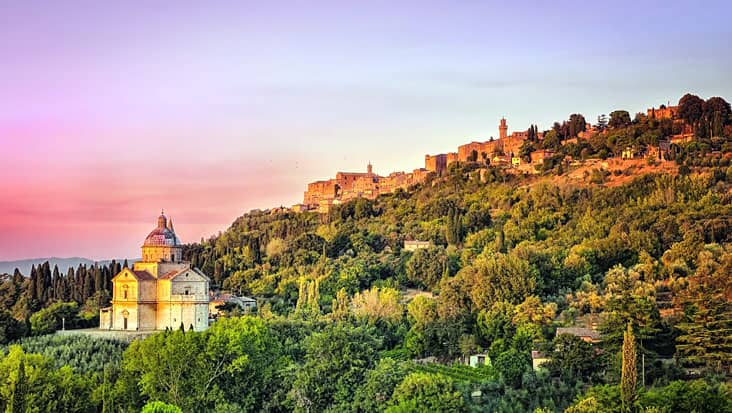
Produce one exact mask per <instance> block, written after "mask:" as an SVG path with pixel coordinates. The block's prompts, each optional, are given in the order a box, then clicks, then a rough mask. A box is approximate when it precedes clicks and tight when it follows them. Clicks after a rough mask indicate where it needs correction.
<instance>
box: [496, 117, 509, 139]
mask: <svg viewBox="0 0 732 413" xmlns="http://www.w3.org/2000/svg"><path fill="white" fill-rule="evenodd" d="M507 136H508V125H507V124H506V118H501V123H500V124H499V125H498V139H505V138H506V137H507Z"/></svg>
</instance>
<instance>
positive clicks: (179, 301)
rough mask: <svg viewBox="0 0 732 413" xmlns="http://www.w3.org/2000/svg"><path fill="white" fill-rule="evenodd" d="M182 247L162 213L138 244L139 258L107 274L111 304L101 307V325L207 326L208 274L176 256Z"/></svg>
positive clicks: (199, 328) (110, 327) (120, 327)
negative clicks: (128, 266) (112, 276)
mask: <svg viewBox="0 0 732 413" xmlns="http://www.w3.org/2000/svg"><path fill="white" fill-rule="evenodd" d="M181 249H182V248H181V243H180V240H179V239H178V237H177V236H176V235H175V231H174V230H173V222H172V221H171V220H168V219H167V217H166V216H165V215H164V214H162V213H161V215H160V216H159V217H158V225H157V227H156V228H155V229H154V230H152V232H150V234H149V235H148V236H147V238H145V242H144V243H143V245H142V261H139V262H136V263H134V264H133V266H132V268H124V269H122V271H120V272H119V274H117V275H115V276H114V278H112V306H111V307H107V308H104V309H102V310H101V311H100V315H99V321H100V328H101V329H108V330H137V331H141V330H164V329H166V328H170V329H178V328H180V326H181V325H182V326H183V327H184V328H185V329H186V330H189V329H191V328H193V330H195V331H202V330H205V329H207V328H208V302H209V295H208V292H209V283H210V281H211V280H210V279H209V278H208V277H207V276H206V275H205V274H204V273H203V272H201V270H199V269H198V268H193V267H191V264H190V263H188V262H183V261H181Z"/></svg>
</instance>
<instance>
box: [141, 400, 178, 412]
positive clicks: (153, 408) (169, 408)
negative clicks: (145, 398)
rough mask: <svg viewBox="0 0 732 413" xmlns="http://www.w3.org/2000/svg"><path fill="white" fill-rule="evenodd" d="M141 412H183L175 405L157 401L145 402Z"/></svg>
mask: <svg viewBox="0 0 732 413" xmlns="http://www.w3.org/2000/svg"><path fill="white" fill-rule="evenodd" d="M141 413H183V411H182V410H181V409H180V407H178V406H176V405H173V404H168V403H164V402H159V401H158V402H150V403H148V404H146V405H145V406H144V407H143V408H142V412H141Z"/></svg>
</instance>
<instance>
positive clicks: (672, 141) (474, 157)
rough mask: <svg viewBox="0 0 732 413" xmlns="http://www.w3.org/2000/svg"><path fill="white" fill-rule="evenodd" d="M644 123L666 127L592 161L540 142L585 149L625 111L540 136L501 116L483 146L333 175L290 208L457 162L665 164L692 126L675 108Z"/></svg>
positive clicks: (538, 167) (416, 179) (393, 185)
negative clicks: (396, 166) (411, 164)
mask: <svg viewBox="0 0 732 413" xmlns="http://www.w3.org/2000/svg"><path fill="white" fill-rule="evenodd" d="M613 118H617V119H613ZM624 118H625V119H624ZM648 120H652V121H654V122H659V123H661V122H664V123H666V124H667V129H668V133H666V136H658V137H656V139H653V140H652V141H651V142H645V143H641V144H636V145H631V144H629V145H627V146H624V147H622V148H619V149H620V150H617V151H616V152H615V153H606V154H599V155H598V156H597V157H594V159H593V158H592V157H588V156H587V154H581V153H577V155H578V156H576V157H575V156H572V155H568V154H563V153H562V152H566V151H558V150H556V148H555V147H556V145H552V144H544V143H545V136H546V137H547V138H549V139H551V140H556V141H557V143H558V144H559V145H560V146H563V147H566V146H574V147H583V146H587V145H589V141H590V140H591V139H593V138H600V139H605V138H606V137H607V136H609V134H610V132H611V131H612V129H614V128H615V129H617V128H622V127H626V126H628V125H629V124H630V123H631V120H630V115H629V114H628V112H626V111H615V112H613V113H611V119H610V122H609V123H608V120H607V118H606V117H605V115H601V116H600V117H599V118H598V122H597V124H595V125H593V124H591V123H589V122H586V121H585V119H584V117H583V116H582V115H579V114H573V115H572V116H571V117H570V119H569V122H564V123H563V124H559V123H558V122H557V123H555V124H554V126H553V128H552V129H550V130H548V131H545V132H540V131H539V130H538V128H537V127H536V126H535V125H531V126H530V127H529V128H528V129H526V130H522V131H514V132H512V133H510V134H509V133H508V123H507V121H506V119H505V118H501V120H500V122H499V124H498V139H493V138H492V137H491V138H490V139H489V140H487V141H484V142H477V141H472V142H469V143H466V144H463V145H460V146H458V148H457V151H456V152H448V153H440V154H435V155H429V154H428V155H425V157H424V167H421V168H417V169H414V170H413V171H411V172H392V173H390V174H388V175H386V176H381V175H378V174H376V173H374V171H373V166H372V165H371V163H369V164H368V165H367V167H366V172H337V173H336V176H335V178H331V179H327V180H319V181H315V182H311V183H309V184H308V185H307V190H306V191H305V193H304V197H303V202H302V204H296V205H293V206H292V208H291V210H292V211H295V212H303V211H318V212H321V213H327V212H328V211H329V210H330V208H331V207H332V206H334V205H339V204H342V203H344V202H347V201H349V200H352V199H355V198H361V197H363V198H367V199H375V198H376V197H378V196H379V195H381V194H388V193H393V192H394V191H396V190H397V189H400V188H401V189H407V188H409V187H410V186H413V185H416V184H419V183H422V182H424V181H425V180H427V178H428V177H429V176H441V175H443V174H444V173H445V172H446V171H447V170H448V169H449V168H450V166H451V165H452V164H455V163H457V162H464V163H466V162H477V163H480V164H482V165H486V166H488V165H490V166H494V167H499V168H502V169H504V170H506V171H507V172H509V173H517V174H527V175H528V174H538V173H541V172H542V171H543V170H545V169H546V168H544V166H545V162H547V161H548V160H551V165H554V164H558V163H562V162H564V163H566V165H567V166H569V165H572V166H581V165H582V164H584V163H585V162H589V163H590V164H594V163H595V162H596V161H598V160H599V159H600V158H602V159H606V158H608V157H611V158H617V159H619V160H622V161H629V160H634V159H645V158H652V159H658V160H659V161H666V160H669V157H668V156H664V153H668V152H669V151H670V149H671V145H678V144H682V143H688V142H691V141H692V139H693V137H694V133H693V128H692V126H691V125H690V124H689V123H688V122H686V121H685V120H684V119H683V118H682V117H680V116H679V106H678V105H676V106H670V105H669V106H667V105H660V106H659V107H657V108H656V107H652V108H649V109H647V110H646V113H645V114H643V113H638V114H637V115H636V120H635V122H639V121H648ZM549 139H547V140H549ZM575 152H580V151H575ZM575 158H576V159H575Z"/></svg>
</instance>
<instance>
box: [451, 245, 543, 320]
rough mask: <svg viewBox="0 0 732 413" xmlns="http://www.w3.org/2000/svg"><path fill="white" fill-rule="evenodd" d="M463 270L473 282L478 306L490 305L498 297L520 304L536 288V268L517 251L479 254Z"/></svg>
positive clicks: (473, 290) (480, 307)
mask: <svg viewBox="0 0 732 413" xmlns="http://www.w3.org/2000/svg"><path fill="white" fill-rule="evenodd" d="M463 271H465V273H464V274H463V276H464V277H466V278H465V279H466V281H467V282H468V283H469V284H470V285H471V289H470V297H471V299H472V301H473V304H474V305H475V307H476V308H478V309H483V308H490V307H491V306H492V305H493V303H494V302H496V301H502V300H503V301H507V302H510V303H512V304H518V303H520V302H522V301H523V300H525V299H526V297H528V296H529V295H531V294H532V293H533V292H534V290H535V288H536V278H537V272H536V269H535V268H533V267H532V266H531V265H530V264H529V263H528V262H526V261H525V260H522V259H520V258H519V257H517V256H515V255H514V254H494V255H491V256H488V257H479V258H478V259H476V260H475V262H474V263H473V265H472V267H466V268H465V269H464V270H463Z"/></svg>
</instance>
